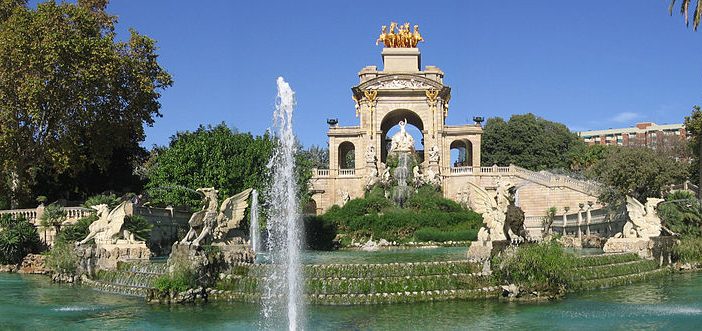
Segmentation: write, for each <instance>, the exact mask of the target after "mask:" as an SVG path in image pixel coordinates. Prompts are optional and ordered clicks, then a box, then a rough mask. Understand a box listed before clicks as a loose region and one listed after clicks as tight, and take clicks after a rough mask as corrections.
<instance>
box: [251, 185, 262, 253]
mask: <svg viewBox="0 0 702 331" xmlns="http://www.w3.org/2000/svg"><path fill="white" fill-rule="evenodd" d="M250 216H251V218H250V222H249V223H250V224H249V240H250V241H251V250H252V251H253V252H254V253H258V252H259V251H260V250H261V249H260V247H259V246H260V245H261V230H260V229H259V225H258V191H256V190H253V191H252V192H251V215H250Z"/></svg>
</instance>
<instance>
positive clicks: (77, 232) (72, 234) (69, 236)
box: [55, 215, 98, 243]
mask: <svg viewBox="0 0 702 331" xmlns="http://www.w3.org/2000/svg"><path fill="white" fill-rule="evenodd" d="M97 219H98V217H97V215H90V216H87V217H83V218H81V219H79V220H78V221H77V222H76V223H75V224H72V225H66V226H64V227H62V228H61V231H59V233H58V234H57V235H56V239H55V242H66V243H74V242H76V241H81V240H83V238H85V237H87V236H88V234H89V233H90V229H89V227H90V224H92V223H93V222H95V221H96V220H97Z"/></svg>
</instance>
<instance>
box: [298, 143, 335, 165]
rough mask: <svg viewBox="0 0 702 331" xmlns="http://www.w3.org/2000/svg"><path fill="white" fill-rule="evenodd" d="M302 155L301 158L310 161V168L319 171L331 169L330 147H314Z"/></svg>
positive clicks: (302, 151) (303, 151)
mask: <svg viewBox="0 0 702 331" xmlns="http://www.w3.org/2000/svg"><path fill="white" fill-rule="evenodd" d="M300 154H301V155H300V157H302V158H305V159H307V160H309V162H310V167H312V168H317V169H329V148H328V147H320V146H316V145H312V146H310V147H309V148H308V149H306V150H301V151H300Z"/></svg>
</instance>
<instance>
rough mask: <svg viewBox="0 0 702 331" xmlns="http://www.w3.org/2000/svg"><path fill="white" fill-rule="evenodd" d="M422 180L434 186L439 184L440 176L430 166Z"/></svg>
mask: <svg viewBox="0 0 702 331" xmlns="http://www.w3.org/2000/svg"><path fill="white" fill-rule="evenodd" d="M424 182H425V183H428V184H431V185H434V186H436V187H438V186H441V176H440V175H439V174H438V173H437V172H434V170H433V169H432V168H429V169H427V173H426V175H425V176H424Z"/></svg>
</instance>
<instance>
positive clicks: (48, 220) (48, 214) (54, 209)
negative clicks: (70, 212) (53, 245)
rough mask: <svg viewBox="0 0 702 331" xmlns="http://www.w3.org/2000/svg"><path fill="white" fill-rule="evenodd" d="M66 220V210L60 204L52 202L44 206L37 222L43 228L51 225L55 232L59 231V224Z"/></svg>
mask: <svg viewBox="0 0 702 331" xmlns="http://www.w3.org/2000/svg"><path fill="white" fill-rule="evenodd" d="M65 220H66V211H65V210H63V207H62V206H59V205H58V204H55V203H52V204H50V205H48V206H46V207H45V208H44V213H43V214H41V217H40V218H39V222H40V224H41V226H43V227H45V228H50V227H53V228H54V230H56V233H58V232H59V231H61V225H63V222H64V221H65Z"/></svg>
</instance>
